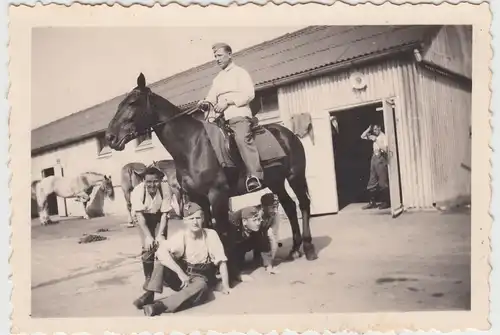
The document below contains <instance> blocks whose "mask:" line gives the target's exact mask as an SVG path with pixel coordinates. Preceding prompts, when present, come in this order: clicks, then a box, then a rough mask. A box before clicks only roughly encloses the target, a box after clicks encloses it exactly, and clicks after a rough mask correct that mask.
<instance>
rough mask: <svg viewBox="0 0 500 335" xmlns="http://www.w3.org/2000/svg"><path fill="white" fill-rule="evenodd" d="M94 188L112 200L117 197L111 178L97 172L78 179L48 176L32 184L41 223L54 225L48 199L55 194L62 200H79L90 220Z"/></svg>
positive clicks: (77, 177) (79, 176)
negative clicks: (88, 210) (90, 203)
mask: <svg viewBox="0 0 500 335" xmlns="http://www.w3.org/2000/svg"><path fill="white" fill-rule="evenodd" d="M94 187H99V188H100V189H102V190H103V191H104V194H105V195H106V196H107V197H108V198H109V199H111V200H113V199H114V197H115V192H114V189H113V183H112V182H111V176H109V177H107V176H105V175H103V174H100V173H96V172H85V173H82V174H80V175H78V176H76V177H72V178H71V177H59V176H48V177H45V178H43V179H42V180H35V181H33V182H32V183H31V198H32V199H33V200H35V201H36V202H37V205H38V213H39V215H40V221H41V223H42V225H43V226H45V225H47V224H50V223H52V221H51V220H50V216H49V214H48V201H47V197H48V196H49V195H50V194H52V193H55V194H56V195H57V196H59V197H62V198H77V199H76V200H77V201H80V202H82V204H83V208H84V213H85V215H84V218H85V219H89V216H88V214H87V210H86V209H87V202H88V201H89V200H90V194H91V193H92V190H93V189H94Z"/></svg>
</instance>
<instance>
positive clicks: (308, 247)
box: [304, 244, 318, 261]
mask: <svg viewBox="0 0 500 335" xmlns="http://www.w3.org/2000/svg"><path fill="white" fill-rule="evenodd" d="M304 252H305V254H306V259H307V260H308V261H314V260H316V259H318V254H316V250H315V248H314V245H313V244H304Z"/></svg>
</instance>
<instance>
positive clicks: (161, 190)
mask: <svg viewBox="0 0 500 335" xmlns="http://www.w3.org/2000/svg"><path fill="white" fill-rule="evenodd" d="M158 191H160V197H161V200H163V189H162V187H161V183H160V187H159V188H158ZM144 201H146V184H144V192H143V193H142V203H144Z"/></svg>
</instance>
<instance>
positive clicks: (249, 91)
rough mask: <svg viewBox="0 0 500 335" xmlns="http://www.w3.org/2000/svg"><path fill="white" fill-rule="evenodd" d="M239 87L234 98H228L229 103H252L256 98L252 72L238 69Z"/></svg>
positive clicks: (241, 105) (244, 104)
mask: <svg viewBox="0 0 500 335" xmlns="http://www.w3.org/2000/svg"><path fill="white" fill-rule="evenodd" d="M237 81H238V88H239V91H238V92H236V93H234V94H233V99H232V100H227V102H228V104H229V105H235V106H236V107H243V106H246V105H248V104H249V103H250V101H252V100H253V99H254V98H255V86H254V84H253V81H252V77H250V74H249V73H248V72H247V71H246V70H244V69H241V70H240V71H238V77H237Z"/></svg>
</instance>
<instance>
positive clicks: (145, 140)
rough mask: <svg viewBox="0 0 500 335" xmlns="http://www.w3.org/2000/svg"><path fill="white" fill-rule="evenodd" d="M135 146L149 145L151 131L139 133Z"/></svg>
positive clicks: (150, 142) (151, 141)
mask: <svg viewBox="0 0 500 335" xmlns="http://www.w3.org/2000/svg"><path fill="white" fill-rule="evenodd" d="M136 141H137V146H144V145H150V144H152V143H153V140H152V136H151V133H150V132H148V133H146V134H144V135H139V136H137V139H136Z"/></svg>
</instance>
